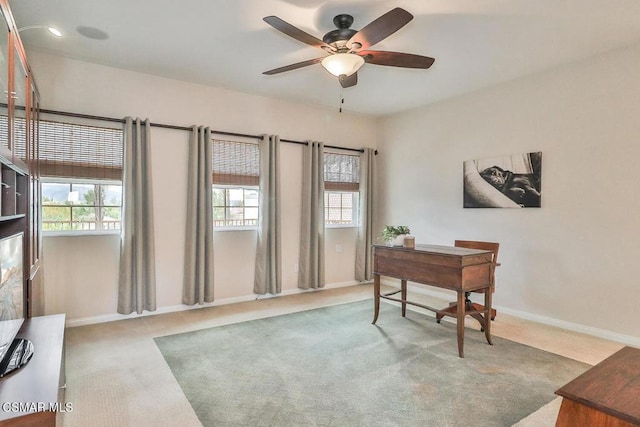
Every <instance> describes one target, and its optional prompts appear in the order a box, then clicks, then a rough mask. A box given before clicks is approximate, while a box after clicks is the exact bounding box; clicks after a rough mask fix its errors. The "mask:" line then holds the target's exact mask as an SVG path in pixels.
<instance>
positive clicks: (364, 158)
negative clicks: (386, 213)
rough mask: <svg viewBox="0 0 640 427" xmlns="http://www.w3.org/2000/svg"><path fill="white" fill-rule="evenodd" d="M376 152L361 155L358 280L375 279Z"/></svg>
mask: <svg viewBox="0 0 640 427" xmlns="http://www.w3.org/2000/svg"><path fill="white" fill-rule="evenodd" d="M374 155H375V152H374V150H372V149H371V148H365V149H364V152H363V153H362V154H360V206H359V210H358V211H359V215H360V216H359V218H358V239H357V241H356V270H355V272H356V275H355V277H356V280H357V281H360V282H366V281H369V280H372V279H373V250H372V248H371V245H373V226H372V224H373V183H374V160H375V157H374Z"/></svg>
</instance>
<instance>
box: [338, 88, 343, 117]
mask: <svg viewBox="0 0 640 427" xmlns="http://www.w3.org/2000/svg"><path fill="white" fill-rule="evenodd" d="M343 104H344V88H343V87H342V86H340V108H339V110H338V111H339V112H340V113H342V105H343Z"/></svg>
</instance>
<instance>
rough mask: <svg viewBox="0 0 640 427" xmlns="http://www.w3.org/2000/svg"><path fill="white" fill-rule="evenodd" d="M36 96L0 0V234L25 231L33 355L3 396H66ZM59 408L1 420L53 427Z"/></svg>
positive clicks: (5, 0) (4, 415) (26, 331)
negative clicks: (48, 286) (53, 311)
mask: <svg viewBox="0 0 640 427" xmlns="http://www.w3.org/2000/svg"><path fill="white" fill-rule="evenodd" d="M38 121H39V95H38V89H37V87H36V84H35V81H34V79H33V76H32V73H31V70H30V68H29V65H28V63H27V59H26V55H25V51H24V47H23V46H22V42H21V41H20V36H19V34H18V29H17V26H16V24H15V21H14V20H13V17H12V15H11V9H10V7H9V0H0V188H1V190H0V238H4V237H8V236H12V235H15V234H17V233H23V236H24V240H23V248H24V253H23V267H24V271H23V272H24V274H23V277H24V283H23V288H24V292H23V295H24V301H23V307H24V316H25V317H26V320H25V322H24V324H23V325H22V328H21V329H20V332H19V333H18V336H19V337H23V338H27V339H29V340H31V341H32V343H33V344H34V355H33V357H32V359H31V360H30V361H29V362H28V363H27V364H26V365H25V366H24V367H22V368H20V369H18V370H17V371H15V372H13V373H10V374H9V375H7V376H6V377H4V378H1V379H0V400H2V401H3V402H27V403H37V402H50V403H55V402H64V326H65V325H64V321H65V317H64V315H56V316H43V314H44V283H43V278H42V276H43V275H42V270H41V268H40V263H41V253H42V244H41V235H40V230H41V225H40V223H41V215H40V209H41V206H40V173H39V159H38V153H39V140H38ZM59 415H60V412H58V413H56V412H50V411H32V410H26V411H24V412H19V411H18V412H7V411H4V412H3V411H0V426H5V425H7V426H18V425H20V426H24V425H30V426H36V425H37V426H55V425H56V424H58V425H59V424H60V419H59V418H60V417H59Z"/></svg>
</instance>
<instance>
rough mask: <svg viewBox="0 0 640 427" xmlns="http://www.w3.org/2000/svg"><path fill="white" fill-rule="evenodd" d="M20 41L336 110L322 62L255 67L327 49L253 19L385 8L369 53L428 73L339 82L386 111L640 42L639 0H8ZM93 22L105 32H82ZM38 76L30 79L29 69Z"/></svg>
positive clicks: (309, 21)
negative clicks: (409, 59)
mask: <svg viewBox="0 0 640 427" xmlns="http://www.w3.org/2000/svg"><path fill="white" fill-rule="evenodd" d="M9 3H10V6H11V9H12V11H13V15H14V17H15V19H16V22H17V24H18V26H19V27H26V26H29V25H39V24H49V25H54V26H57V27H58V28H59V29H61V30H62V31H63V33H64V37H63V38H60V39H56V38H54V37H51V36H50V35H49V34H48V33H47V32H46V31H44V30H40V29H31V30H25V31H23V32H22V33H21V37H22V39H23V42H24V44H25V46H26V48H27V51H29V50H30V49H35V50H41V51H46V52H51V53H55V54H59V55H63V56H66V57H70V58H77V59H82V60H86V61H90V62H96V63H100V64H105V65H110V66H114V67H120V68H125V69H129V70H135V71H140V72H144V73H150V74H155V75H159V76H164V77H169V78H175V79H180V80H186V81H191V82H196V83H203V84H207V85H212V86H219V87H225V88H229V89H233V90H238V91H242V92H248V93H254V94H262V95H266V96H275V97H279V98H284V99H289V100H295V101H302V102H307V103H312V104H321V105H325V106H330V107H335V108H338V105H339V100H340V94H341V88H340V85H339V83H338V81H337V79H336V78H335V77H333V76H331V75H329V74H328V73H327V72H326V71H325V70H324V69H323V68H322V67H321V66H320V64H316V65H312V66H309V67H306V68H302V69H298V70H294V71H289V72H286V73H282V74H278V75H273V76H265V75H263V74H262V72H263V71H266V70H269V69H272V68H276V67H280V66H284V65H288V64H291V63H295V62H300V61H304V60H307V59H312V58H316V57H321V56H324V53H323V51H321V50H319V49H316V48H313V47H310V46H307V45H304V44H302V43H300V42H298V41H296V40H294V39H291V38H289V37H287V36H285V35H283V34H281V33H279V32H278V31H276V30H275V29H273V28H272V27H270V26H269V25H267V24H266V23H265V22H264V21H263V20H262V18H263V17H265V16H268V15H276V16H278V17H280V18H282V19H283V20H285V21H287V22H289V23H290V24H292V25H294V26H297V27H298V28H300V29H302V30H304V31H306V32H308V33H310V34H312V35H314V36H316V37H318V38H322V35H323V34H325V33H326V32H328V31H330V30H332V29H334V28H335V27H334V26H333V23H332V19H333V17H334V16H335V15H337V14H339V13H349V14H351V15H353V17H354V24H353V26H352V27H353V28H355V29H359V28H362V27H364V26H365V25H366V24H368V23H369V22H371V21H372V20H374V19H375V18H377V17H378V16H380V15H382V14H384V13H386V12H387V11H389V10H391V9H393V8H394V7H402V8H404V9H406V10H407V11H409V12H410V13H412V14H413V15H414V19H413V20H412V21H411V22H409V23H408V24H407V25H406V26H405V27H403V28H402V29H400V30H399V31H398V32H397V33H395V34H393V35H391V36H390V37H389V38H387V39H385V40H383V41H382V42H380V43H378V44H377V45H375V46H373V47H372V49H379V50H391V51H398V52H408V53H414V54H419V55H424V56H431V57H434V58H435V59H436V62H435V64H434V65H433V66H432V67H431V68H430V69H429V70H410V69H402V68H396V67H382V66H377V65H372V64H365V66H364V67H363V68H362V69H361V70H360V71H359V73H358V77H359V79H358V85H357V86H355V87H352V88H349V89H345V90H344V98H345V104H344V108H345V109H346V110H349V111H355V112H360V113H366V114H373V115H384V114H390V113H395V112H398V111H402V110H406V109H409V108H413V107H416V106H420V105H424V104H428V103H432V102H435V101H438V100H442V99H445V98H448V97H452V96H456V95H460V94H462V93H465V92H469V91H472V90H476V89H479V88H482V87H486V86H490V85H493V84H496V83H499V82H503V81H507V80H511V79H514V78H517V77H520V76H523V75H526V74H530V73H535V72H539V71H542V70H545V69H549V68H552V67H556V66H558V65H560V64H563V63H567V62H572V61H576V60H580V59H583V58H588V57H590V56H592V55H596V54H599V53H602V52H606V51H608V50H612V49H616V48H619V47H623V46H628V45H631V44H634V43H638V42H640V1H639V0H405V1H389V0H377V1H376V0H345V1H322V0H180V1H176V0H109V1H105V0H10V2H9ZM78 26H89V27H95V28H98V29H100V30H103V31H105V32H106V33H108V34H109V38H108V39H107V40H93V39H89V38H86V37H84V36H82V35H80V34H79V33H78V32H77V31H76V28H77V27H78ZM36 78H37V76H36Z"/></svg>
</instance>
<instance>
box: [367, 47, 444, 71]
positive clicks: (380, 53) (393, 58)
mask: <svg viewBox="0 0 640 427" xmlns="http://www.w3.org/2000/svg"><path fill="white" fill-rule="evenodd" d="M358 55H360V56H362V57H363V58H364V60H365V61H366V62H367V63H369V64H375V65H388V66H391V67H403V68H422V69H427V68H429V67H431V66H432V65H433V63H434V62H435V59H433V58H430V57H428V56H422V55H414V54H412V53H401V52H387V51H384V50H361V51H360V52H358Z"/></svg>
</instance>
